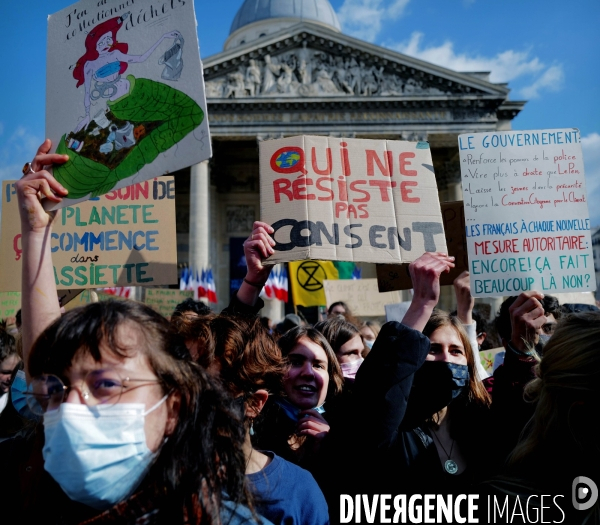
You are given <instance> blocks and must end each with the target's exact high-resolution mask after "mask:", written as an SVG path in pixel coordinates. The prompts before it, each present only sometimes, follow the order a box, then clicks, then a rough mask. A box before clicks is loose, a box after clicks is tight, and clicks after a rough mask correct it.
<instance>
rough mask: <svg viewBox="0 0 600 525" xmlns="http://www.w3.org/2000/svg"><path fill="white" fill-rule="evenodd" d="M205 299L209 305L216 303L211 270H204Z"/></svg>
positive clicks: (215, 288)
mask: <svg viewBox="0 0 600 525" xmlns="http://www.w3.org/2000/svg"><path fill="white" fill-rule="evenodd" d="M205 283H206V298H207V299H208V300H209V301H210V302H211V303H217V302H218V301H217V287H216V285H215V279H214V277H213V272H212V269H211V268H209V269H208V270H206V281H205Z"/></svg>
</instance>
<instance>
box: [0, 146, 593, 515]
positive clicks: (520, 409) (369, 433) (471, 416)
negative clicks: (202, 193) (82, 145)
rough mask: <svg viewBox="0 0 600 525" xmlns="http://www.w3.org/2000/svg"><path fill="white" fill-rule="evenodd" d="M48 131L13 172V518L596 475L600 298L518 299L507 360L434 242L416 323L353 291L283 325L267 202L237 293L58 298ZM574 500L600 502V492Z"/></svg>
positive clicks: (420, 283) (3, 480) (523, 484)
mask: <svg viewBox="0 0 600 525" xmlns="http://www.w3.org/2000/svg"><path fill="white" fill-rule="evenodd" d="M49 151H50V143H49V142H48V141H47V142H45V143H44V144H43V145H42V146H41V147H40V149H39V150H38V153H37V155H36V157H35V159H34V161H33V163H32V165H31V169H30V170H29V173H27V174H26V175H25V176H24V177H23V178H22V179H21V180H20V181H19V182H18V183H17V184H16V188H17V196H18V199H19V208H20V212H21V228H22V241H21V242H22V249H23V274H22V275H23V277H22V278H23V283H22V325H21V326H20V329H19V334H18V335H17V336H16V337H15V336H13V335H11V334H10V333H8V331H7V330H6V327H4V326H2V327H0V458H2V464H3V476H2V477H0V494H1V495H2V496H1V497H2V499H3V501H6V502H7V504H8V506H10V508H11V510H12V515H13V516H18V519H17V520H16V521H15V523H17V522H18V523H46V524H48V525H54V524H56V525H58V524H83V523H85V524H100V523H123V524H126V523H127V524H129V523H132V524H133V523H146V524H167V523H168V524H179V523H181V524H220V523H224V524H225V523H231V524H239V523H263V524H270V523H272V524H275V525H278V524H286V525H290V524H315V525H324V524H327V523H339V522H340V516H339V512H340V495H341V494H349V495H356V494H362V495H365V494H409V495H410V494H465V493H473V492H477V493H488V494H498V495H509V496H510V497H511V498H515V497H518V496H519V495H538V494H555V493H560V494H566V495H570V490H571V487H570V484H571V482H572V480H573V478H574V477H576V476H588V477H590V478H592V479H593V478H594V477H596V479H597V475H598V472H600V440H599V439H598V436H597V431H596V430H595V428H596V427H595V423H594V421H595V419H596V416H597V414H598V408H599V407H600V352H598V347H599V346H600V345H599V343H600V312H599V311H598V309H596V308H593V307H590V308H588V309H587V310H589V311H585V312H573V308H571V309H570V310H568V311H567V309H565V308H564V307H562V306H561V305H559V304H558V301H557V300H556V299H555V298H553V297H549V296H545V295H543V294H542V293H540V292H538V291H529V292H523V293H521V294H520V295H519V296H516V297H511V298H509V299H507V300H506V301H505V302H504V303H503V305H502V308H501V309H500V311H499V312H498V315H497V317H496V319H495V321H494V324H495V327H496V330H495V331H496V332H497V334H498V338H499V341H500V343H501V344H502V346H503V347H504V349H505V353H504V356H503V360H502V363H501V364H500V363H499V364H498V366H497V368H496V370H495V371H494V373H493V374H492V375H490V374H489V373H488V372H487V371H486V370H485V369H484V368H483V366H482V365H481V360H480V359H479V350H480V349H481V348H482V347H483V345H484V344H485V341H484V340H485V338H486V335H487V334H488V332H490V328H488V327H487V326H486V325H485V322H484V320H483V319H481V318H480V317H479V318H478V316H477V315H476V313H475V312H474V304H475V301H474V299H473V297H472V296H471V293H470V287H469V275H468V273H466V272H465V273H463V274H461V276H459V278H457V279H456V281H455V283H454V289H455V292H456V311H455V312H453V313H452V314H449V313H446V312H443V311H441V310H438V309H436V305H437V304H438V301H439V297H440V284H439V279H440V275H441V274H442V273H444V272H448V271H450V270H451V269H452V268H453V267H454V262H453V258H452V257H449V256H448V255H447V254H444V253H437V252H434V253H425V254H424V255H422V256H421V257H419V259H417V260H416V261H415V262H414V263H412V264H411V265H410V268H409V270H410V274H411V278H412V282H413V299H412V302H411V305H410V307H409V308H408V311H407V312H406V315H405V316H404V319H403V321H402V323H398V322H388V323H386V324H384V325H383V326H380V325H378V324H377V323H374V322H372V321H362V320H359V319H357V318H356V317H354V316H353V315H352V312H351V311H350V309H349V308H348V305H346V304H344V303H342V302H339V303H334V304H332V305H330V306H329V309H328V317H327V319H325V320H322V321H320V322H318V323H317V324H315V325H314V326H310V325H308V324H307V323H303V322H302V321H301V319H300V318H299V317H298V316H295V315H294V314H292V315H290V316H288V317H286V319H284V320H283V321H282V322H281V323H279V324H278V325H276V326H272V325H271V323H269V322H268V320H266V319H264V318H260V317H259V312H260V310H261V308H262V306H263V302H262V300H261V299H260V297H259V294H260V292H261V289H262V287H263V286H264V283H265V282H266V280H267V278H268V276H269V272H270V268H271V267H270V266H269V265H267V264H265V259H267V258H268V257H269V256H270V255H271V254H272V253H274V250H273V246H274V244H275V242H274V241H273V239H272V237H271V234H272V233H273V229H272V228H271V227H270V226H269V225H268V224H265V223H262V222H256V223H255V224H254V230H253V232H252V234H251V236H250V237H249V238H248V239H247V240H246V242H245V243H244V252H245V256H246V261H247V274H246V277H245V278H244V280H243V282H242V285H241V287H240V289H239V290H238V292H237V294H236V295H235V296H234V297H233V298H232V300H231V302H230V304H229V306H228V307H227V308H226V309H225V310H224V311H223V312H220V313H216V312H213V311H211V310H210V309H209V308H208V307H206V306H205V305H203V304H200V303H196V302H194V301H186V302H185V303H182V304H181V305H179V306H178V307H177V309H176V310H175V311H174V312H173V315H172V316H171V318H170V319H169V320H168V319H166V318H164V317H162V316H161V315H160V314H158V313H156V312H155V311H154V310H152V309H151V308H149V307H147V306H146V305H144V304H141V303H136V302H133V301H103V302H95V303H91V304H89V305H87V306H84V307H80V308H77V309H73V310H70V311H69V312H67V313H61V310H60V307H59V304H58V302H57V300H56V297H57V293H56V285H55V279H54V270H53V265H52V254H51V249H50V243H49V239H50V235H51V230H52V219H53V215H52V214H51V213H48V212H46V211H45V210H44V207H43V206H42V202H41V200H42V198H45V199H48V200H50V201H54V202H59V201H60V199H61V198H62V197H64V196H66V194H67V191H66V190H65V189H64V188H63V187H62V186H61V185H60V184H59V183H58V182H57V181H56V180H55V179H54V178H53V177H52V175H51V174H50V173H49V172H48V171H47V170H46V167H48V166H51V165H52V164H60V163H63V162H65V161H66V158H65V156H63V155H56V154H50V153H49ZM541 505H542V506H543V505H544V503H543V500H542V502H541ZM563 510H564V509H563ZM564 512H565V513H566V514H567V521H565V523H596V522H598V521H599V520H600V511H599V509H598V504H596V505H593V506H592V507H591V508H590V509H588V510H586V511H584V512H583V513H580V514H577V512H575V511H568V510H564Z"/></svg>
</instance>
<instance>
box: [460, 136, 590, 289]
mask: <svg viewBox="0 0 600 525" xmlns="http://www.w3.org/2000/svg"><path fill="white" fill-rule="evenodd" d="M458 147H459V151H460V167H461V176H462V186H463V196H464V204H465V228H466V236H467V248H468V252H469V271H470V272H471V291H472V293H473V295H474V296H475V297H493V296H508V295H518V294H519V293H521V292H523V291H528V290H538V291H541V292H543V293H547V294H553V293H562V292H575V291H588V292H589V291H593V290H595V289H596V279H595V275H594V259H593V254H592V243H591V237H590V220H589V212H588V203H587V194H586V188H585V173H584V167H583V157H582V153H581V144H580V135H579V130H577V129H552V130H536V131H506V132H487V133H472V134H464V135H460V136H459V137H458Z"/></svg>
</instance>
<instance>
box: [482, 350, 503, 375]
mask: <svg viewBox="0 0 600 525" xmlns="http://www.w3.org/2000/svg"><path fill="white" fill-rule="evenodd" d="M504 352H505V350H504V347H503V346H500V347H498V348H490V349H489V350H481V351H480V352H479V359H480V361H481V364H482V365H483V368H484V369H485V371H486V372H487V373H488V374H490V375H493V373H494V371H495V370H496V368H497V367H494V363H495V362H496V361H497V360H498V359H499V358H497V357H496V356H497V355H498V354H502V355H501V356H500V358H501V359H502V360H503V358H504Z"/></svg>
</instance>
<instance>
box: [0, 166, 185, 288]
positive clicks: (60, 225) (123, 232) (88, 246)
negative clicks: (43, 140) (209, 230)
mask: <svg viewBox="0 0 600 525" xmlns="http://www.w3.org/2000/svg"><path fill="white" fill-rule="evenodd" d="M53 224H54V225H53V232H52V238H51V240H50V242H51V246H52V259H53V262H54V276H55V279H56V286H57V287H58V289H59V290H60V289H82V288H97V287H107V286H135V285H166V284H175V283H177V246H176V234H175V181H174V178H173V177H161V178H159V179H154V180H151V181H144V182H141V183H139V184H135V185H134V186H129V187H127V188H124V189H120V190H116V191H111V192H110V193H107V194H106V195H103V196H102V197H95V198H93V199H91V200H89V201H86V202H83V203H81V204H77V205H75V206H69V207H66V208H62V209H61V210H59V211H58V212H57V214H56V218H55V219H54V223H53ZM0 247H1V251H0V291H20V290H21V221H20V219H19V209H18V203H17V198H16V194H15V189H14V182H10V181H5V182H4V183H3V185H2V236H1V240H0Z"/></svg>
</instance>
